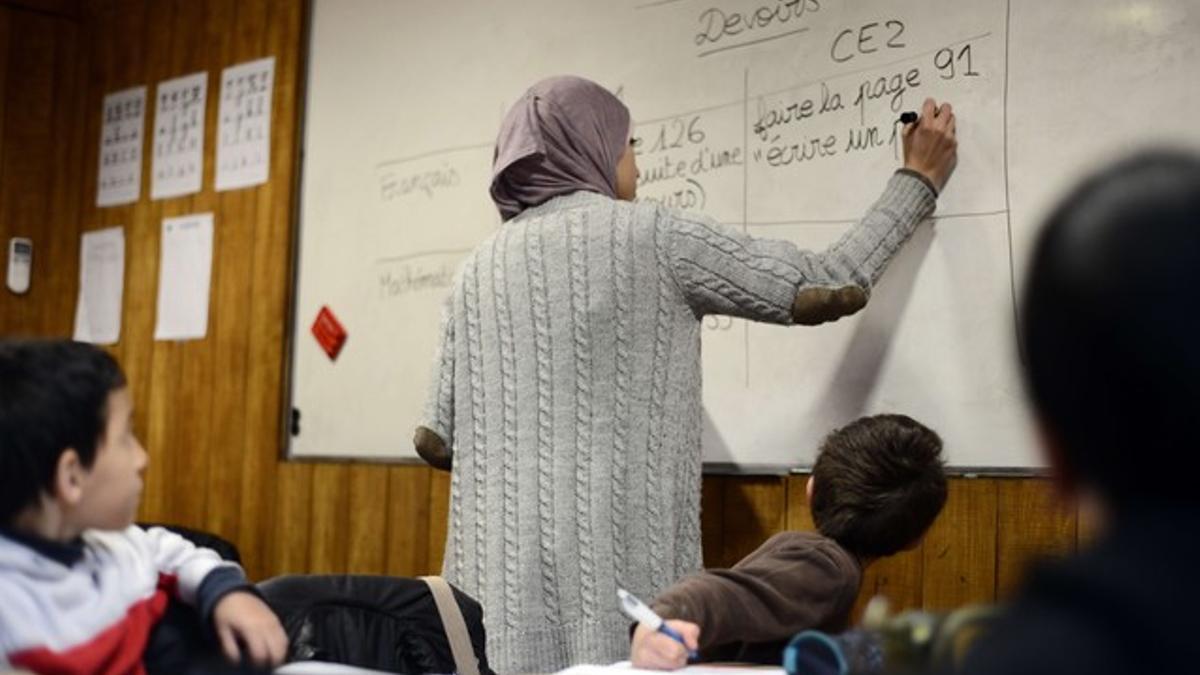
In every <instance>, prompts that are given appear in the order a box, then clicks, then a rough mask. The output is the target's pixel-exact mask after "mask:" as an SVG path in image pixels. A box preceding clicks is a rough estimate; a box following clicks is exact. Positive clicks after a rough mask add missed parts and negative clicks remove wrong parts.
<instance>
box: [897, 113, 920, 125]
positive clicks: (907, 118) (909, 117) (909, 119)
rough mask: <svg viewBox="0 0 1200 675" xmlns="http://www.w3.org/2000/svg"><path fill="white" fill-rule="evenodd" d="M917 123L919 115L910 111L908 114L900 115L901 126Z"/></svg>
mask: <svg viewBox="0 0 1200 675" xmlns="http://www.w3.org/2000/svg"><path fill="white" fill-rule="evenodd" d="M916 121H917V113H915V112H913V111H911V110H909V111H908V112H903V113H900V123H901V124H912V123H913V122H916Z"/></svg>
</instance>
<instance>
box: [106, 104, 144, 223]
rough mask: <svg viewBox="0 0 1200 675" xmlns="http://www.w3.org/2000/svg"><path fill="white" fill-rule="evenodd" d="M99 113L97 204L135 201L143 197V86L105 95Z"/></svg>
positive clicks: (112, 204)
mask: <svg viewBox="0 0 1200 675" xmlns="http://www.w3.org/2000/svg"><path fill="white" fill-rule="evenodd" d="M102 114H103V117H102V120H103V121H102V123H101V125H100V172H99V175H98V177H97V178H96V206H116V205H117V204H129V203H131V202H136V201H137V200H138V197H141V196H142V129H143V128H144V127H145V122H146V88H145V87H134V88H132V89H126V90H124V91H118V92H116V93H112V94H108V95H107V96H105V97H104V107H103V109H102Z"/></svg>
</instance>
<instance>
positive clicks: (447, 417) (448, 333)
mask: <svg viewBox="0 0 1200 675" xmlns="http://www.w3.org/2000/svg"><path fill="white" fill-rule="evenodd" d="M455 288H457V284H456V285H455ZM456 292H457V291H453V292H451V293H450V294H449V295H448V296H447V297H446V301H445V304H444V305H443V306H442V325H441V331H440V336H441V337H440V338H439V340H438V346H437V351H436V353H435V356H434V360H433V373H432V374H431V376H430V378H429V394H428V396H427V398H426V402H425V414H424V415H423V416H422V418H421V423H420V424H421V426H423V427H425V428H427V429H429V430H430V431H433V432H435V433H436V434H437V435H438V436H441V438H442V440H443V441H445V443H446V448H451V447H453V445H454V296H455V294H456Z"/></svg>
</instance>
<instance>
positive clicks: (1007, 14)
mask: <svg viewBox="0 0 1200 675" xmlns="http://www.w3.org/2000/svg"><path fill="white" fill-rule="evenodd" d="M1011 18H1012V2H1011V0H1010V1H1009V2H1007V3H1005V10H1004V108H1003V110H1004V124H1003V125H1002V126H1001V129H1002V130H1003V133H1004V136H1003V143H1002V145H1001V147H1003V148H1004V206H1005V207H1008V205H1009V197H1008V186H1009V184H1008V46H1009V43H1011V42H1012V36H1011V35H1010V33H1009V32H1008V31H1009V26H1008V24H1009V21H1010V20H1011ZM1006 220H1007V221H1008V222H1007V225H1008V285H1009V289H1010V291H1011V293H1012V308H1013V326H1020V325H1021V315H1020V311H1019V310H1018V308H1017V263H1016V260H1014V257H1015V256H1013V235H1012V214H1011V213H1010V214H1009V215H1008V218H1007V219H1006Z"/></svg>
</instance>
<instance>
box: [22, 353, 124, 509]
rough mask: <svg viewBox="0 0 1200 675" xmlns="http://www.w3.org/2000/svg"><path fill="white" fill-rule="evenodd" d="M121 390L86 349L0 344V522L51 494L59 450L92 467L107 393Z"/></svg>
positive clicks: (102, 359) (109, 361)
mask: <svg viewBox="0 0 1200 675" xmlns="http://www.w3.org/2000/svg"><path fill="white" fill-rule="evenodd" d="M123 386H125V376H124V375H123V374H122V373H121V368H120V366H118V365H117V362H116V361H115V360H114V359H113V357H111V356H109V355H108V354H107V353H105V352H104V351H103V350H101V349H99V348H97V347H94V346H92V345H89V344H84V343H81V342H69V341H66V340H30V341H16V340H10V339H5V340H0V524H5V525H7V524H10V523H11V522H12V520H13V518H14V517H16V515H17V513H19V512H20V511H21V510H22V509H24V508H25V507H26V506H29V505H30V504H36V503H37V501H38V498H39V496H40V495H41V493H42V492H50V491H51V490H52V489H53V482H54V474H55V469H56V467H57V466H58V459H59V457H60V456H62V453H63V452H64V451H65V450H66V449H67V448H74V449H75V452H77V453H79V458H80V460H81V461H82V462H83V465H84V466H89V467H90V466H91V465H92V462H93V460H95V458H96V445H97V443H98V442H99V441H100V439H101V437H102V435H103V434H104V427H105V421H106V418H107V415H108V395H109V393H110V392H112V391H115V390H117V389H120V388H121V387H123Z"/></svg>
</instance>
